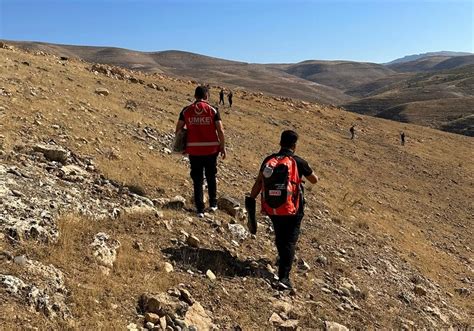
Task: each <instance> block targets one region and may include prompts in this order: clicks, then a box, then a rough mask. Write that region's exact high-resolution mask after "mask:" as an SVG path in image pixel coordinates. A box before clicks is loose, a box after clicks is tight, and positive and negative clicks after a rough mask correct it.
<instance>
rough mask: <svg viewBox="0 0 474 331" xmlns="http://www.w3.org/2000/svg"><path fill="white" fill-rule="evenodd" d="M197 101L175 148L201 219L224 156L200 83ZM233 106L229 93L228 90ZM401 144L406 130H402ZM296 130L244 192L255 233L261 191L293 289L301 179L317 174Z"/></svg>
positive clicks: (219, 127) (284, 283) (212, 207)
mask: <svg viewBox="0 0 474 331" xmlns="http://www.w3.org/2000/svg"><path fill="white" fill-rule="evenodd" d="M194 97H195V99H196V100H195V101H194V102H193V103H192V104H190V105H188V106H186V107H184V108H183V110H182V111H181V113H180V114H179V119H178V122H177V125H176V137H184V138H182V139H184V143H183V144H182V146H183V148H182V149H181V150H179V151H183V152H184V153H186V154H188V155H189V161H190V164H191V178H192V181H193V186H194V203H195V207H196V213H197V216H198V217H199V218H203V217H204V216H205V214H204V213H205V212H206V210H208V211H210V212H215V211H216V210H217V184H216V174H217V157H218V155H219V154H221V155H222V158H223V159H224V158H225V157H226V147H225V137H224V126H223V124H222V119H221V117H220V114H219V111H218V109H216V108H215V107H213V106H211V105H210V104H209V102H208V98H209V89H208V87H207V86H198V87H197V88H196V90H195V94H194ZM219 97H220V100H219V104H220V103H221V102H222V103H224V90H223V89H222V90H221V91H220V94H219ZM228 98H229V105H230V106H231V105H232V92H230V93H229V95H228ZM350 133H351V139H354V137H355V126H354V125H353V126H352V127H351V128H350ZM401 139H402V144H404V142H405V134H404V133H401ZM297 143H298V134H297V133H296V132H295V131H292V130H286V131H283V132H282V133H281V137H280V151H279V152H278V153H274V154H271V155H269V156H267V157H266V158H265V159H264V160H263V162H262V164H261V166H260V169H259V172H258V175H257V179H256V180H255V183H254V184H253V187H252V189H251V192H250V194H249V195H248V196H246V197H245V207H246V210H247V213H248V214H247V217H248V221H247V225H248V228H249V231H250V232H251V233H253V234H255V233H256V232H257V221H256V199H257V197H258V196H259V195H260V199H261V210H262V213H264V214H266V215H267V216H268V217H269V218H270V219H271V221H272V223H273V228H274V232H275V244H276V247H277V251H278V261H279V263H278V282H277V283H276V284H274V285H276V287H277V288H278V289H292V288H293V286H292V283H291V281H290V271H291V267H292V264H293V260H294V257H295V248H296V243H297V241H298V237H299V233H300V226H301V220H302V219H303V215H304V206H305V200H304V187H303V185H302V183H303V178H306V179H307V180H308V181H309V182H310V183H312V184H315V183H317V182H318V177H317V176H316V175H315V174H314V172H313V169H311V167H310V166H309V164H308V162H307V161H305V160H304V159H302V158H301V157H299V156H297V155H296V154H295V150H296V146H297ZM204 175H205V178H206V181H207V189H208V194H209V209H206V208H205V204H204V193H203V184H204Z"/></svg>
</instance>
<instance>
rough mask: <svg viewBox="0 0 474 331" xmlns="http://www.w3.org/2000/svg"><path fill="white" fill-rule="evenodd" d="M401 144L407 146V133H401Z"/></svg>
mask: <svg viewBox="0 0 474 331" xmlns="http://www.w3.org/2000/svg"><path fill="white" fill-rule="evenodd" d="M400 142H401V143H402V146H405V132H403V131H402V132H400Z"/></svg>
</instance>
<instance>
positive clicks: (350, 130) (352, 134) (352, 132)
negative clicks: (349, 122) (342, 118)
mask: <svg viewBox="0 0 474 331" xmlns="http://www.w3.org/2000/svg"><path fill="white" fill-rule="evenodd" d="M349 132H350V133H351V140H354V138H355V125H353V126H351V128H350V129H349Z"/></svg>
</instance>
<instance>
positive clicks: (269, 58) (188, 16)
mask: <svg viewBox="0 0 474 331" xmlns="http://www.w3.org/2000/svg"><path fill="white" fill-rule="evenodd" d="M473 16H474V0H468V1H457V0H444V1H441V0H438V1H426V0H398V1H397V0H372V1H362V0H361V1H359V0H352V1H350V0H346V1H338V0H336V1H330V0H326V1H324V0H319V1H318V0H313V1H298V0H294V1H290V0H287V1H280V0H273V1H270V0H260V1H259V0H254V1H249V0H231V1H226V0H220V1H217V0H207V1H201V0H194V1H193V0H189V1H185V0H176V1H171V0H156V1H151V0H128V1H125V0H116V1H112V0H95V1H92V0H44V1H42V0H28V1H27V0H0V39H10V40H32V41H44V42H52V43H62V44H74V45H93V46H97V45H98V46H116V47H123V48H130V49H135V50H142V51H159V50H169V49H177V50H185V51H190V52H195V53H200V54H205V55H210V56H215V57H220V58H226V59H234V60H241V61H246V62H258V63H271V62H273V63H275V62H280V63H281V62H298V61H302V60H307V59H323V60H335V59H344V60H355V61H369V62H379V63H380V62H388V61H390V60H393V59H395V58H398V57H402V56H404V55H408V54H416V53H423V52H428V51H439V50H451V51H466V52H473V51H474V46H473V44H474V40H473V38H474V37H473V36H474V32H473V29H474V27H473V19H474V18H473Z"/></svg>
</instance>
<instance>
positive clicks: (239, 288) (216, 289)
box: [0, 49, 474, 330]
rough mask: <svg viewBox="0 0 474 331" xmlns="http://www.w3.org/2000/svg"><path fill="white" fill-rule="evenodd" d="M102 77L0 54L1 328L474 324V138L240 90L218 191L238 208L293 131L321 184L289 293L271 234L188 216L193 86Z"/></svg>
mask: <svg viewBox="0 0 474 331" xmlns="http://www.w3.org/2000/svg"><path fill="white" fill-rule="evenodd" d="M91 67H92V64H90V63H85V62H82V61H76V60H69V61H64V60H60V59H59V58H58V57H55V56H51V55H33V54H31V53H26V52H23V51H20V50H17V49H0V325H1V326H2V328H5V329H18V328H20V329H33V328H39V329H82V330H84V329H125V328H127V327H128V329H129V330H135V329H137V330H139V329H141V327H142V326H144V325H145V322H146V321H148V322H149V323H151V324H153V325H154V326H155V325H158V324H160V322H159V321H158V318H160V317H161V318H162V321H161V322H162V323H165V322H166V323H167V325H168V326H171V325H173V326H174V327H175V329H177V328H176V326H177V325H178V326H179V325H180V327H185V326H189V325H199V327H198V328H199V329H200V330H206V329H208V328H210V327H211V325H212V324H214V325H215V326H216V328H218V329H226V330H230V329H242V330H262V329H272V328H277V327H281V328H285V329H295V328H296V325H298V326H299V327H300V328H302V329H324V328H326V329H329V328H330V327H331V326H332V327H336V326H335V325H334V324H333V323H334V322H337V323H340V324H344V325H346V326H347V327H348V328H350V329H362V328H370V329H415V328H416V329H447V328H450V327H453V328H455V329H456V328H457V329H470V328H472V327H473V325H474V320H473V316H472V311H473V309H474V306H473V300H472V292H473V290H474V288H473V282H472V270H473V260H472V237H473V229H472V215H473V213H474V210H473V206H472V203H471V201H473V199H474V192H473V190H474V188H473V173H474V169H473V164H472V150H473V147H474V146H473V140H472V139H471V138H469V137H465V136H461V135H454V134H449V133H446V132H441V131H437V130H432V129H430V128H425V127H420V126H416V125H411V124H401V123H397V122H393V121H387V120H384V119H379V118H373V117H367V116H364V115H357V114H353V113H350V112H344V111H342V110H341V109H339V108H335V107H329V106H324V105H321V104H316V103H307V102H302V101H299V100H296V99H285V100H283V99H281V98H275V97H273V96H271V95H265V94H261V93H257V92H253V91H244V90H237V91H236V92H235V96H234V97H235V104H234V106H233V108H232V109H228V108H222V109H221V113H222V118H223V121H224V125H225V128H226V138H227V139H226V140H227V144H228V150H229V155H228V159H226V160H225V161H224V162H220V165H219V173H218V176H219V184H218V185H219V192H220V194H221V195H222V196H224V195H225V196H230V197H233V198H234V199H236V200H237V201H239V202H241V203H242V201H243V197H244V195H245V194H246V192H248V190H249V189H250V187H251V185H252V182H253V180H254V178H255V175H256V172H257V170H258V168H259V164H260V162H261V160H262V158H263V157H264V156H265V155H267V154H268V153H270V152H272V151H274V150H276V149H277V144H278V140H279V134H280V132H281V131H282V130H284V129H288V128H292V129H295V130H297V131H298V132H299V134H300V137H301V138H300V142H299V144H298V147H297V153H298V154H300V155H301V156H303V157H305V158H306V159H307V160H308V161H309V162H310V164H311V165H312V167H313V168H314V170H315V171H316V173H317V174H318V175H319V177H320V183H318V184H317V185H316V186H313V187H310V186H309V185H308V186H306V198H307V199H306V201H307V209H306V215H305V218H304V221H303V225H302V233H301V238H300V242H299V249H298V251H297V255H298V260H297V263H296V264H295V268H294V270H293V272H292V275H293V279H294V283H295V285H296V288H297V291H296V293H294V294H293V295H290V294H289V293H288V292H278V291H275V290H273V289H272V288H271V285H270V283H271V280H272V277H273V272H274V268H275V257H276V251H275V248H274V244H273V233H272V228H271V225H270V223H269V222H268V220H266V219H265V218H264V217H260V218H259V229H258V233H257V236H256V237H252V236H250V235H249V234H248V233H247V232H246V231H245V228H244V226H245V222H244V221H243V220H242V219H240V218H239V217H238V215H237V217H232V216H230V215H229V214H228V213H227V212H226V211H225V209H224V208H222V209H221V210H219V211H217V213H216V214H211V215H208V216H207V217H206V218H204V219H197V218H195V217H194V213H193V212H192V211H191V210H192V209H187V208H189V207H191V206H192V203H191V201H192V193H191V190H192V185H191V183H190V180H189V165H188V161H187V160H186V158H184V157H183V156H182V155H174V154H170V153H169V151H168V150H167V148H168V147H169V146H170V143H171V140H172V137H173V130H174V126H175V122H176V120H177V117H178V113H179V111H180V110H181V109H182V107H183V105H185V104H187V103H188V102H190V101H191V100H192V99H191V95H192V93H193V90H194V88H195V84H193V83H191V82H189V81H188V80H187V79H179V78H176V77H170V76H167V75H163V74H156V73H155V74H144V73H139V72H138V73H137V72H131V71H127V70H125V69H120V68H107V67H100V68H98V67H95V68H96V69H97V70H94V71H91ZM213 88H218V87H217V86H213ZM353 123H355V124H356V132H357V137H356V140H354V141H351V140H350V139H349V137H348V136H349V134H348V127H349V126H350V125H351V124H353ZM401 130H403V131H404V132H405V133H406V135H407V143H406V145H405V146H401V145H400V143H399V141H398V133H399V131H401ZM177 195H181V196H182V198H184V199H181V198H179V197H178V198H174V197H175V196H177ZM183 204H184V208H183ZM232 211H233V209H232V210H230V212H232ZM208 270H210V271H211V272H212V273H213V274H214V275H215V279H214V277H212V275H211V274H210V273H209V272H208ZM206 273H207V275H206ZM160 307H161V308H160ZM152 312H153V313H156V315H150V313H152ZM147 313H148V314H147ZM145 319H146V321H145ZM147 326H148V327H149V328H151V327H152V326H150V324H148V325H147ZM154 326H153V327H154Z"/></svg>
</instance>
